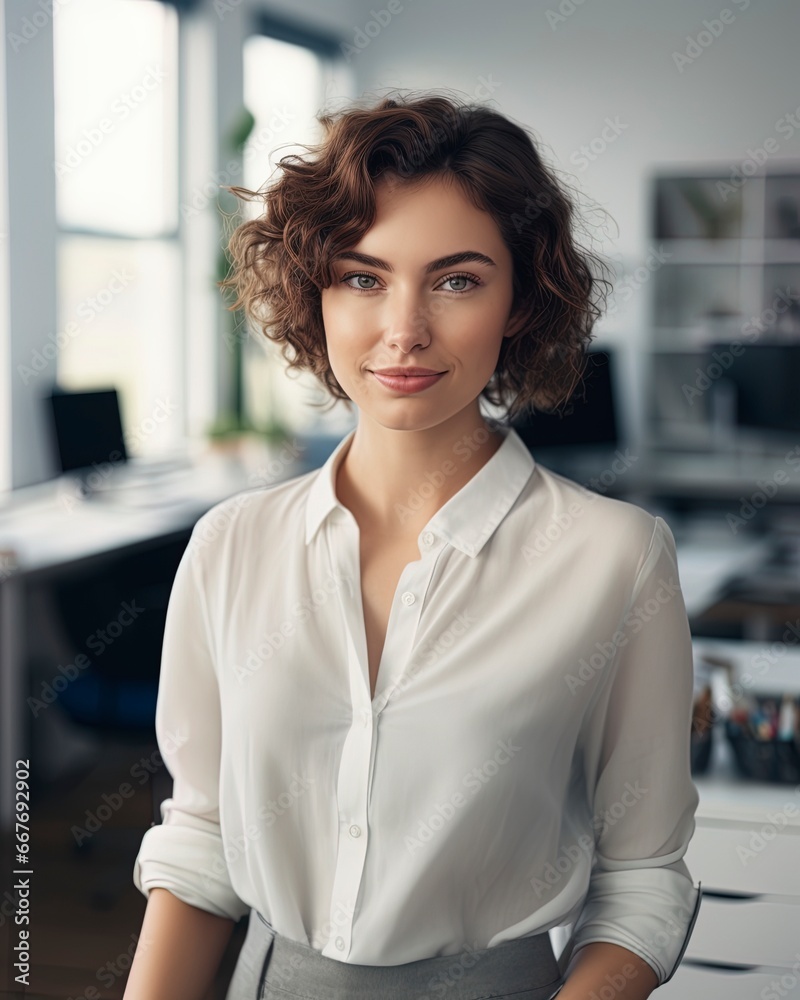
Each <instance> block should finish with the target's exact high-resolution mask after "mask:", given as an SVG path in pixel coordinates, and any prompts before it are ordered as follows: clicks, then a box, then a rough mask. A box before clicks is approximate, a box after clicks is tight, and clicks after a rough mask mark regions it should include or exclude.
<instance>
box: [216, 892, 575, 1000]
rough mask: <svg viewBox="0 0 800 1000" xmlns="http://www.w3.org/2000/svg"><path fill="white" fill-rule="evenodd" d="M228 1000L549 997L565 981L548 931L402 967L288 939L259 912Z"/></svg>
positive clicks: (536, 999)
mask: <svg viewBox="0 0 800 1000" xmlns="http://www.w3.org/2000/svg"><path fill="white" fill-rule="evenodd" d="M248 920H249V923H248V927H247V936H246V937H245V940H244V943H243V945H242V950H241V951H240V952H239V957H238V960H237V963H236V968H235V969H234V973H233V977H232V978H231V982H230V985H229V987H228V992H227V993H226V994H225V1000H289V998H291V997H303V998H305V1000H436V998H440V997H443V998H446V1000H479V998H487V1000H488V998H490V997H491V998H493V1000H506V998H508V1000H511V998H513V1000H549V998H550V997H554V996H555V995H556V993H558V992H559V990H560V989H561V987H562V985H563V983H564V976H562V974H561V972H560V969H559V965H558V962H557V960H556V957H555V953H554V952H553V946H552V944H551V943H550V935H549V934H548V933H547V931H544V932H543V933H541V934H535V935H532V936H531V937H525V938H518V939H517V940H516V941H506V942H504V943H503V944H500V945H495V946H494V947H492V948H483V949H479V950H475V949H465V950H464V951H461V952H459V953H458V954H455V955H439V956H437V957H436V958H425V959H420V960H419V961H417V962H407V963H405V964H403V965H354V964H352V963H350V962H339V961H337V960H336V959H334V958H328V957H327V956H325V955H322V953H321V952H318V951H317V950H316V949H314V948H311V947H310V946H309V945H306V944H300V943H298V942H297V941H293V940H291V939H290V938H287V937H284V936H283V935H282V934H278V932H277V931H276V930H275V929H274V928H273V927H272V926H271V925H270V924H269V923H267V921H266V920H265V919H264V917H262V916H261V914H260V913H259V912H258V911H257V910H255V909H252V910H251V911H250V915H249V918H248Z"/></svg>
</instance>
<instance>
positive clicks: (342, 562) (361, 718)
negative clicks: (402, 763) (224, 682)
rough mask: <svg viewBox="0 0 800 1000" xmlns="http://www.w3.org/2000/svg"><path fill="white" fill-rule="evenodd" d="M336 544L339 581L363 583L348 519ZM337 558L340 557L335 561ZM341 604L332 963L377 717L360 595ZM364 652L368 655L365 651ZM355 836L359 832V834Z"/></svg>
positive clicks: (348, 910) (361, 828)
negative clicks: (343, 676) (342, 720)
mask: <svg viewBox="0 0 800 1000" xmlns="http://www.w3.org/2000/svg"><path fill="white" fill-rule="evenodd" d="M333 538H334V542H333V544H331V545H329V547H328V551H329V555H330V563H331V566H332V568H335V571H336V572H337V573H338V574H339V576H340V577H347V578H348V579H350V580H351V581H353V583H354V586H355V581H357V580H358V579H359V575H358V572H357V569H358V563H357V562H356V560H357V559H358V531H357V526H356V524H355V522H354V521H352V522H351V521H350V520H348V519H345V520H344V521H340V522H339V524H338V525H337V526H336V528H335V534H334V536H333ZM334 553H335V554H336V558H334ZM338 594H339V601H340V605H341V608H342V615H343V618H344V622H345V631H346V636H347V656H348V664H347V666H348V677H349V681H350V700H351V704H352V722H351V725H350V729H349V730H348V732H347V735H346V737H345V739H344V743H343V745H342V754H341V760H340V765H339V773H338V780H337V787H336V803H337V808H338V812H339V824H340V836H339V838H338V850H337V857H336V867H335V870H334V876H333V886H332V892H331V901H330V911H329V914H330V928H331V931H330V938H329V939H328V943H327V945H326V946H325V948H324V949H323V951H322V954H323V955H326V956H327V957H329V958H332V957H335V958H338V959H340V960H341V959H343V958H346V956H347V952H348V951H349V950H350V943H351V938H352V924H353V919H354V911H355V900H356V899H357V896H358V891H359V888H360V885H361V879H362V877H363V872H364V860H365V858H366V850H367V843H368V841H369V836H368V827H367V797H368V792H369V780H370V760H371V757H372V749H373V730H374V727H373V725H372V720H373V713H372V706H371V704H370V703H369V700H368V698H369V692H368V690H367V691H366V692H365V689H364V679H363V676H362V674H363V667H362V663H361V656H360V655H359V649H360V646H357V645H356V641H357V639H356V638H354V635H355V636H356V637H358V636H359V633H358V631H354V630H356V629H357V627H358V624H359V623H358V619H357V611H358V607H359V601H358V597H359V596H360V595H358V594H355V593H354V592H353V588H351V592H350V593H349V596H348V594H347V593H345V592H344V588H339V591H338ZM364 652H365V651H364ZM356 831H357V832H356Z"/></svg>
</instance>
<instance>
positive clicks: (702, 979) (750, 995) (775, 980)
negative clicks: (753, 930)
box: [653, 958, 800, 1000]
mask: <svg viewBox="0 0 800 1000" xmlns="http://www.w3.org/2000/svg"><path fill="white" fill-rule="evenodd" d="M799 986H800V971H798V972H788V973H784V974H783V981H781V973H780V972H777V971H775V970H770V969H763V968H761V967H757V968H754V969H750V968H747V967H743V968H741V969H730V968H725V967H720V968H715V967H713V966H709V965H693V964H692V963H690V962H688V961H687V960H686V959H685V958H684V960H683V963H682V964H681V966H680V968H679V969H678V971H677V972H676V973H675V975H674V976H673V977H672V979H670V981H669V982H668V983H664V985H663V986H659V988H658V990H657V991H656V992H655V993H654V994H653V995H654V996H657V997H658V1000H759V998H761V1000H778V997H792V996H793V994H794V993H795V992H796V991H797V989H798V987H799Z"/></svg>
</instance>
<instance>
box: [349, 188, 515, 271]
mask: <svg viewBox="0 0 800 1000" xmlns="http://www.w3.org/2000/svg"><path fill="white" fill-rule="evenodd" d="M375 207H376V215H375V221H374V222H373V224H372V227H371V228H370V229H369V230H368V231H367V233H366V234H365V235H364V237H363V238H362V240H361V241H360V242H359V244H358V249H359V250H363V251H364V252H376V253H377V252H378V250H379V249H382V250H384V251H386V252H387V253H388V252H389V250H388V249H387V247H386V243H387V241H388V242H389V243H390V246H391V249H392V250H393V251H394V252H395V253H397V252H399V251H400V250H402V249H406V248H409V249H411V248H416V246H417V245H418V244H420V243H421V244H422V249H423V250H424V252H425V254H426V259H428V258H429V257H433V256H435V254H436V251H437V250H441V251H442V253H447V252H452V251H453V249H454V248H455V249H459V248H461V244H462V243H463V244H464V246H467V245H470V246H473V244H475V243H476V241H481V242H482V243H484V244H485V245H486V246H485V247H484V246H474V249H478V250H484V249H485V252H487V253H489V252H490V249H489V248H491V249H493V250H494V251H495V253H497V252H499V249H500V247H502V245H503V238H502V234H501V232H500V229H499V227H498V225H497V222H496V221H495V219H494V218H493V216H492V215H491V214H490V213H489V212H487V211H485V210H483V209H481V208H479V207H478V206H476V205H475V204H474V203H473V201H472V199H471V198H470V197H469V196H468V194H467V193H466V192H465V191H464V190H463V189H462V188H461V186H460V185H459V184H458V182H457V181H455V180H454V179H446V178H443V177H439V176H432V177H425V178H422V179H420V178H412V179H410V180H409V179H405V178H401V179H397V178H395V177H387V178H382V179H381V180H379V181H378V183H377V184H376V187H375ZM379 245H380V247H379ZM353 249H355V247H353Z"/></svg>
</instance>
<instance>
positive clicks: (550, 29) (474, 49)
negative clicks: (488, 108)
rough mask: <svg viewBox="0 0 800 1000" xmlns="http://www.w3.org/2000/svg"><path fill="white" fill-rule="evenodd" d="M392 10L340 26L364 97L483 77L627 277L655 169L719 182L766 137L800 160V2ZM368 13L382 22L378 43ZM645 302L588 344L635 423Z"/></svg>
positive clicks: (449, 3)
mask: <svg viewBox="0 0 800 1000" xmlns="http://www.w3.org/2000/svg"><path fill="white" fill-rule="evenodd" d="M392 8H393V9H394V10H396V11H399V12H398V13H395V14H392V16H391V18H390V19H388V23H387V17H386V14H388V13H389V9H388V4H387V0H376V2H374V3H373V2H367V0H364V2H362V3H361V16H360V20H357V21H356V22H354V24H353V25H352V27H351V28H350V34H349V36H348V37H349V40H350V41H351V42H353V43H354V46H355V40H356V35H357V30H356V29H360V30H361V31H362V32H363V33H364V34H363V35H361V36H360V42H361V45H362V46H363V48H361V49H360V50H359V51H358V53H357V54H356V55H354V56H353V57H352V62H353V65H354V66H355V67H356V72H357V79H358V83H359V90H360V91H361V92H362V93H363V92H365V91H368V92H374V93H375V95H376V96H382V95H383V93H385V91H386V88H388V87H403V88H406V87H407V88H412V89H417V88H422V89H425V88H439V87H445V88H455V89H457V90H459V91H461V92H462V94H469V95H474V94H475V93H476V88H477V87H478V86H479V84H480V83H481V81H482V80H484V81H485V80H491V81H492V86H493V87H494V89H493V93H492V99H491V101H490V103H492V104H493V106H495V107H496V108H497V109H498V110H500V111H501V112H503V113H504V114H507V115H509V116H510V117H512V118H513V119H514V120H515V121H517V122H518V123H519V124H522V125H525V126H526V127H528V128H530V129H532V130H533V132H534V135H535V136H537V137H538V138H539V139H540V141H541V146H540V148H541V150H542V151H543V153H544V155H545V156H546V157H547V159H548V160H549V162H551V163H552V164H553V165H555V166H556V167H558V168H560V169H561V170H563V171H565V172H566V173H568V174H569V175H570V177H569V179H570V180H571V181H572V182H574V183H575V184H577V185H579V187H580V188H581V189H582V190H583V192H585V194H586V196H587V197H588V198H589V199H592V200H593V201H594V202H596V203H599V205H600V206H602V207H603V208H604V209H605V210H607V212H608V213H610V216H611V217H612V219H611V221H610V222H609V221H608V220H606V227H605V229H606V231H605V232H604V231H603V230H602V229H600V230H596V232H597V237H598V239H599V240H601V241H602V244H601V248H602V249H603V251H604V252H605V253H607V254H609V255H612V256H614V257H616V258H617V259H618V261H619V262H620V264H621V265H622V267H623V268H624V270H625V271H626V272H628V273H630V272H632V271H633V270H634V269H635V268H637V267H638V266H639V265H640V264H641V263H643V261H644V259H645V258H646V256H647V254H648V251H649V249H650V245H649V244H648V227H649V217H648V204H647V194H648V188H647V180H648V176H649V175H650V174H651V172H653V171H654V170H656V169H657V168H660V167H663V166H665V165H675V164H681V163H683V164H686V165H691V166H693V167H694V166H697V165H698V164H704V163H705V162H706V161H717V162H718V163H720V164H722V165H724V166H725V168H726V173H727V172H728V171H729V170H730V169H733V168H736V167H739V166H741V164H742V161H743V160H744V159H745V157H746V156H747V151H748V148H752V149H755V148H756V147H759V146H762V145H763V143H764V140H765V139H767V138H768V137H770V136H772V137H774V138H775V139H777V140H778V141H779V143H780V148H779V150H778V153H777V154H776V156H774V157H771V161H775V160H778V159H781V158H783V159H786V158H790V157H798V156H800V127H798V128H797V129H794V128H790V129H787V128H786V127H785V126H784V128H783V131H776V123H777V122H778V121H779V120H780V119H782V118H783V116H785V115H787V114H788V113H792V112H795V111H798V105H800V87H799V86H798V84H799V83H800V59H798V54H797V45H798V40H800V3H799V2H798V0H771V2H770V3H765V2H763V0H736V2H734V0H669V2H666V0H665V2H662V3H656V2H653V0H650V2H645V3H642V2H641V0H582V2H577V0H561V2H559V0H497V2H494V3H485V2H483V0H460V2H458V3H455V2H453V0H394V2H393V3H392ZM725 9H727V10H728V11H729V13H728V14H722V16H721V12H722V11H723V10H725ZM371 11H375V12H377V13H379V14H380V12H381V11H385V12H386V14H384V15H382V17H381V20H383V21H384V25H383V26H381V27H380V31H379V32H378V33H377V34H375V27H376V25H375V24H374V23H373V24H372V25H369V24H368V22H370V21H373V22H374V21H375V18H374V15H373V14H372V13H371ZM570 11H571V13H570ZM548 12H549V14H548ZM704 20H707V21H709V22H712V21H713V22H716V23H713V24H712V28H713V29H714V30H716V31H717V32H718V36H717V37H713V35H711V34H708V35H707V36H703V37H702V38H701V40H700V41H701V43H707V42H708V41H709V40H710V41H711V44H710V45H707V47H703V45H702V44H701V45H700V46H699V48H697V49H696V50H695V51H698V52H699V53H700V54H699V56H696V57H695V58H694V59H693V60H691V61H690V60H688V59H686V49H687V46H688V45H689V41H688V39H687V36H691V37H692V38H694V39H697V36H698V34H699V33H700V32H703V31H706V30H707V29H706V28H705V27H704V24H703V21H704ZM726 22H727V23H726ZM372 36H374V37H372ZM365 38H366V39H368V44H366V45H364V40H365ZM355 47H357V46H355ZM676 52H677V53H680V54H682V56H683V60H682V61H681V62H682V65H681V66H680V67H679V66H678V65H677V62H676V59H675V57H674V53H676ZM679 61H680V60H679ZM478 96H479V97H480V94H479V95H478ZM798 113H799V114H800V111H798ZM607 119H610V120H611V121H616V122H618V123H619V125H620V126H624V128H622V129H621V130H618V134H617V135H616V136H615V137H614V138H613V141H612V142H610V143H609V144H608V145H607V147H606V148H605V151H604V152H602V154H601V155H599V156H597V158H596V159H594V160H593V161H591V162H589V161H588V160H587V159H586V158H584V157H583V156H582V155H581V154H580V147H581V146H582V145H585V144H589V143H591V142H592V140H598V142H597V145H598V146H600V145H602V142H601V141H599V140H600V137H601V135H602V132H603V129H604V128H605V127H606V120H607ZM788 131H793V133H794V134H792V135H788V134H787V132H788ZM607 134H608V135H611V134H612V133H611V132H608V133H607ZM592 221H594V223H595V224H597V223H598V222H599V223H603V221H604V220H603V218H602V217H594V220H593V219H592V218H591V217H590V218H589V223H590V224H591V223H592ZM648 292H649V287H648V286H647V285H646V284H645V285H644V286H643V287H642V289H641V291H640V292H639V293H637V294H636V295H635V296H634V297H633V298H632V299H631V300H630V302H629V304H627V305H625V306H622V305H620V307H619V309H618V311H617V312H616V313H615V314H614V316H613V318H610V319H609V320H608V321H606V322H603V323H601V324H600V325H599V326H598V339H597V343H598V344H599V343H601V341H602V340H605V341H607V342H609V343H613V342H618V343H621V344H623V345H624V346H625V348H629V349H628V350H625V351H624V363H625V366H626V372H627V382H628V384H629V385H630V387H631V388H632V390H633V394H632V396H631V398H630V400H629V404H628V405H629V406H630V410H629V412H628V415H627V419H629V420H630V421H631V423H632V424H633V425H634V426H638V425H639V423H640V420H641V412H642V394H643V392H646V391H647V389H646V385H645V368H644V367H643V365H642V363H641V362H642V356H641V354H640V352H639V351H637V350H636V347H637V346H638V345H640V344H641V343H642V337H643V327H644V324H645V323H646V321H647V316H648V309H649V300H648Z"/></svg>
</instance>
